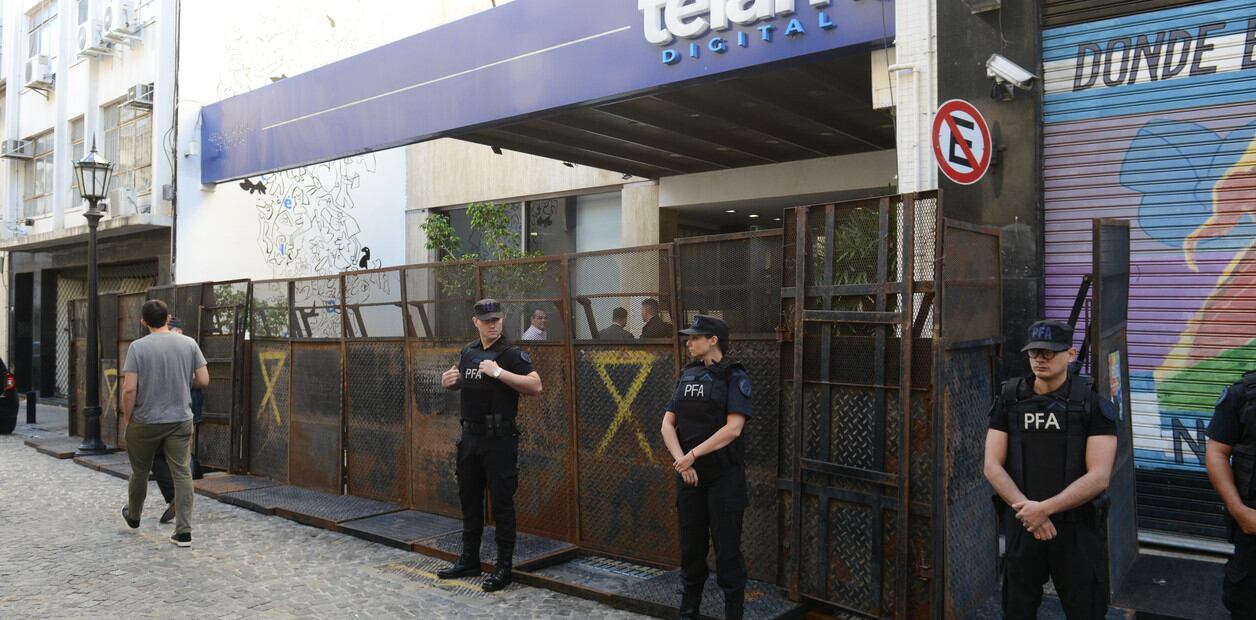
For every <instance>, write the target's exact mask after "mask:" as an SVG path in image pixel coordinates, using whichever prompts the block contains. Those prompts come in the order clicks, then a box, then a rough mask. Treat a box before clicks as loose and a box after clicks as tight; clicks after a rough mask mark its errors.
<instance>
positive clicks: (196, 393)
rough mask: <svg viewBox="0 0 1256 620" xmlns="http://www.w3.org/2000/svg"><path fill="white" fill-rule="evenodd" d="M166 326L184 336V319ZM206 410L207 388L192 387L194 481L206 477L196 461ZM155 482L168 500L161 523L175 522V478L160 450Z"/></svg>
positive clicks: (156, 457) (155, 458)
mask: <svg viewBox="0 0 1256 620" xmlns="http://www.w3.org/2000/svg"><path fill="white" fill-rule="evenodd" d="M166 325H168V326H170V331H171V332H173V333H176V334H179V335H184V334H183V319H180V318H178V317H176V316H174V315H171V316H170V318H169V319H168V320H167V321H166ZM204 408H205V388H200V387H197V386H195V385H193V386H192V447H191V449H192V455H191V459H192V479H193V480H200V479H201V478H203V477H204V474H203V473H202V472H201V464H200V461H198V460H197V459H196V430H197V429H198V428H199V427H200V424H201V411H202V410H203V409H204ZM153 480H156V481H157V489H158V490H160V491H161V497H162V499H164V500H166V511H165V512H163V513H161V519H159V522H161V523H170V522H171V521H174V512H175V506H174V477H173V476H172V475H171V474H170V464H169V463H168V462H166V453H165V452H164V451H161V450H158V451H157V454H155V455H153Z"/></svg>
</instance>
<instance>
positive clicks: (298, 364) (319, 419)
mask: <svg viewBox="0 0 1256 620" xmlns="http://www.w3.org/2000/svg"><path fill="white" fill-rule="evenodd" d="M291 373H292V418H291V420H292V421H291V423H290V425H289V433H291V435H290V443H289V446H288V460H289V463H290V466H291V469H290V470H289V472H288V479H289V481H290V483H291V484H293V485H295V486H299V487H306V488H310V489H319V490H322V491H326V492H328V493H334V494H337V495H339V494H340V493H341V491H342V485H341V464H342V462H343V461H342V459H343V454H342V452H341V408H342V405H343V401H342V398H343V395H342V392H341V388H342V378H341V374H340V373H341V369H340V344H339V343H333V344H322V343H293V345H292V370H291Z"/></svg>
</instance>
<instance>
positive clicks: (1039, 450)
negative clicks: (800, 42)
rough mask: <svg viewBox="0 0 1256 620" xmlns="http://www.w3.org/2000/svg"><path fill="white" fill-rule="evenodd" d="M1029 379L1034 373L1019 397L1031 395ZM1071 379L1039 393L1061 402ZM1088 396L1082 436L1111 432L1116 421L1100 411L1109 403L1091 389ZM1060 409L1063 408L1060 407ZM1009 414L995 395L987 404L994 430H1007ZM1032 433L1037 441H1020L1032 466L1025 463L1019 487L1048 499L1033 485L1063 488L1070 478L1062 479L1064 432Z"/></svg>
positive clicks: (1108, 433)
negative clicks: (1022, 479) (1023, 482)
mask: <svg viewBox="0 0 1256 620" xmlns="http://www.w3.org/2000/svg"><path fill="white" fill-rule="evenodd" d="M1033 381H1034V377H1033V376H1032V375H1031V376H1029V377H1027V378H1026V379H1025V382H1024V383H1025V385H1026V386H1027V388H1025V389H1023V390H1022V393H1020V394H1018V395H1017V396H1018V399H1019V400H1025V399H1027V398H1033V397H1034V393H1033V387H1032V386H1033ZM1073 381H1076V379H1073V378H1070V379H1069V380H1068V381H1065V382H1064V385H1061V386H1060V388H1059V389H1058V390H1056V391H1054V392H1051V393H1050V394H1046V395H1043V396H1050V397H1052V398H1054V399H1058V400H1059V401H1060V402H1061V403H1063V402H1064V401H1066V400H1067V399H1068V394H1069V387H1070V384H1071V382H1073ZM1089 398H1090V406H1089V407H1088V409H1089V413H1088V414H1087V415H1085V416H1084V417H1083V418H1082V425H1083V426H1084V427H1085V428H1086V436H1087V437H1093V436H1095V435H1115V434H1116V422H1115V421H1114V420H1112V419H1110V418H1109V417H1108V416H1107V415H1105V414H1104V407H1109V408H1110V404H1109V403H1107V401H1105V400H1104V399H1103V398H1102V397H1100V396H1099V394H1097V393H1095V392H1089ZM1062 412H1063V408H1062V407H1061V413H1062ZM1009 417H1010V416H1009V415H1008V412H1007V411H1006V410H1005V409H1004V407H1003V399H1002V398H999V397H996V398H995V399H994V405H993V406H991V408H990V428H992V429H994V430H996V431H1003V432H1005V433H1006V432H1008V429H1009V424H1011V422H1012V421H1011V420H1010V419H1009ZM1035 437H1037V439H1038V441H1034V442H1030V441H1026V443H1025V444H1023V445H1024V446H1025V454H1024V459H1025V461H1024V462H1025V463H1026V464H1033V465H1034V466H1033V467H1028V466H1027V467H1026V471H1025V476H1026V481H1025V486H1026V488H1024V489H1021V492H1022V493H1025V494H1026V495H1027V496H1030V499H1033V500H1036V501H1042V500H1044V499H1048V497H1034V496H1036V495H1046V493H1044V492H1036V491H1034V490H1035V489H1063V488H1065V487H1066V486H1068V483H1071V482H1072V481H1066V480H1064V468H1065V466H1064V459H1065V447H1064V446H1065V441H1064V434H1063V433H1057V434H1043V435H1041V436H1037V435H1035Z"/></svg>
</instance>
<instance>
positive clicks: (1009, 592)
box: [985, 321, 1116, 620]
mask: <svg viewBox="0 0 1256 620" xmlns="http://www.w3.org/2000/svg"><path fill="white" fill-rule="evenodd" d="M1029 340H1030V342H1029V344H1027V345H1025V347H1024V348H1023V349H1021V350H1022V351H1024V352H1027V353H1028V354H1029V362H1030V366H1031V368H1032V369H1033V375H1032V376H1027V377H1022V378H1017V379H1012V380H1009V381H1007V382H1005V383H1004V384H1003V387H1002V388H1001V390H1000V394H999V396H998V397H997V398H996V399H995V402H994V405H993V406H992V407H991V410H990V429H989V430H988V431H987V432H986V462H985V474H986V478H987V479H988V480H989V481H990V484H991V485H992V486H993V487H994V490H995V491H996V492H997V493H998V494H999V497H1001V498H1002V501H1004V502H1006V503H1007V505H1008V506H1010V507H1011V508H1012V510H1000V512H1001V513H1004V514H1005V515H1006V517H1005V518H1004V519H1003V522H1004V528H1005V532H1004V533H1005V535H1006V536H1007V552H1006V554H1005V557H1004V562H1003V614H1004V617H1006V618H1009V619H1015V618H1035V617H1037V613H1038V605H1039V604H1040V603H1041V602H1042V586H1043V584H1045V583H1046V582H1047V577H1050V578H1051V580H1052V581H1053V582H1054V583H1055V588H1056V592H1057V593H1058V594H1059V595H1060V602H1061V603H1063V605H1064V611H1065V614H1066V615H1067V616H1068V618H1069V620H1079V619H1082V618H1086V619H1089V618H1103V617H1104V614H1105V612H1106V610H1107V586H1106V585H1105V584H1106V582H1107V575H1106V571H1105V570H1104V569H1103V568H1102V557H1103V556H1102V551H1103V540H1104V539H1103V530H1102V529H1101V520H1102V517H1103V510H1102V508H1101V506H1100V505H1099V504H1100V503H1101V502H1102V500H1096V498H1099V497H1100V496H1101V494H1102V493H1103V492H1104V491H1105V490H1106V489H1107V487H1108V478H1109V477H1110V475H1111V473H1112V464H1113V461H1114V460H1115V458H1116V423H1115V418H1116V410H1115V408H1114V407H1112V406H1111V404H1109V403H1108V402H1107V401H1105V400H1103V399H1101V398H1100V397H1099V395H1098V394H1097V393H1095V391H1094V388H1093V383H1092V382H1091V381H1090V380H1089V379H1087V378H1085V377H1080V376H1076V375H1073V376H1070V373H1069V371H1068V369H1069V364H1071V363H1072V362H1073V360H1074V359H1076V357H1077V351H1076V349H1074V348H1073V346H1072V342H1073V330H1072V328H1070V327H1069V326H1068V325H1065V324H1064V323H1060V322H1058V321H1039V322H1037V323H1034V324H1033V326H1032V327H1031V328H1030V337H1029Z"/></svg>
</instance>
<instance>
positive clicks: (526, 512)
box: [515, 345, 576, 540]
mask: <svg viewBox="0 0 1256 620" xmlns="http://www.w3.org/2000/svg"><path fill="white" fill-rule="evenodd" d="M522 348H523V350H524V351H526V352H527V353H528V354H529V355H530V356H531V357H532V364H533V366H534V367H535V368H536V371H537V374H539V375H540V376H541V382H542V384H543V385H544V386H545V389H544V390H543V391H542V392H541V394H540V396H536V397H522V398H520V399H519V417H518V422H519V426H520V435H521V436H520V438H519V490H518V492H517V493H515V511H516V514H517V520H518V527H519V529H520V530H523V531H526V532H529V533H532V534H539V535H542V536H546V537H549V538H556V539H560V540H574V539H575V537H576V528H575V508H576V505H575V499H576V497H575V459H576V450H575V446H574V445H572V442H571V437H572V428H571V425H572V416H571V411H570V403H571V401H570V400H569V399H568V398H567V392H566V390H565V389H564V388H565V387H566V386H569V385H571V383H572V382H571V381H570V378H569V377H568V364H567V361H568V359H567V348H566V347H563V346H554V345H531V346H524V347H522Z"/></svg>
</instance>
